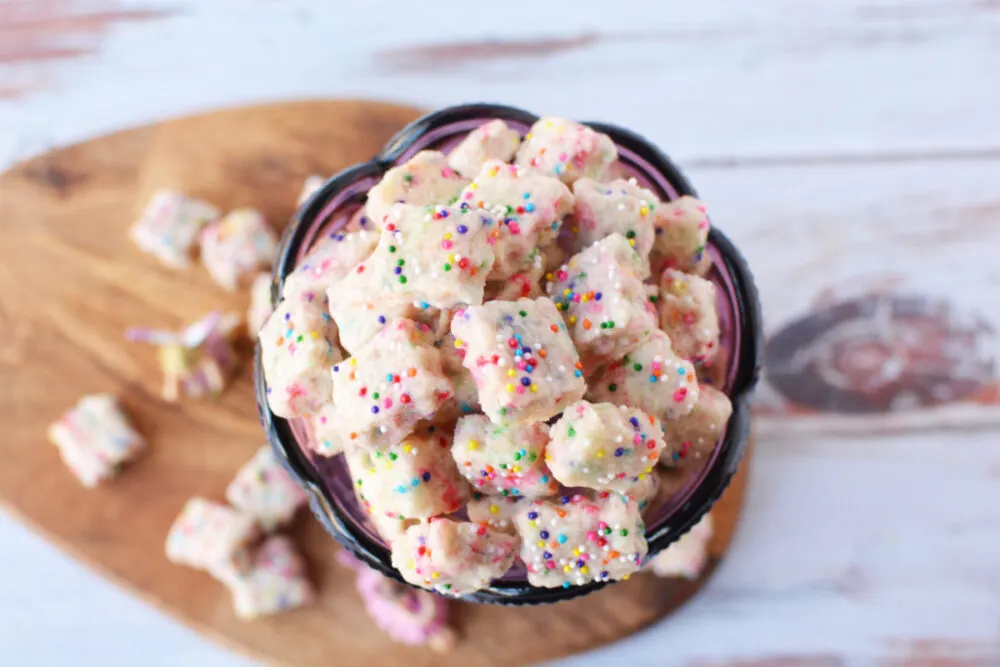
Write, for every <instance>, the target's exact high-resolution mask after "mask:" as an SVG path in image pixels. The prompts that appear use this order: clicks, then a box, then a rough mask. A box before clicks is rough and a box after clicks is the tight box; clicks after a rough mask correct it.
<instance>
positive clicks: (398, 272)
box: [392, 266, 403, 276]
mask: <svg viewBox="0 0 1000 667" xmlns="http://www.w3.org/2000/svg"><path fill="white" fill-rule="evenodd" d="M392 272H393V273H395V274H396V275H397V276H398V275H399V274H400V273H402V272H403V267H401V266H397V267H396V268H395V269H393V270H392Z"/></svg>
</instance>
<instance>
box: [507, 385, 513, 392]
mask: <svg viewBox="0 0 1000 667" xmlns="http://www.w3.org/2000/svg"><path fill="white" fill-rule="evenodd" d="M512 391H514V385H512V384H510V383H508V384H507V393H510V392H512Z"/></svg>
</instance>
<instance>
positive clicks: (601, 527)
mask: <svg viewBox="0 0 1000 667" xmlns="http://www.w3.org/2000/svg"><path fill="white" fill-rule="evenodd" d="M607 527H608V524H606V523H605V522H603V521H598V522H597V530H604V529H605V528H607Z"/></svg>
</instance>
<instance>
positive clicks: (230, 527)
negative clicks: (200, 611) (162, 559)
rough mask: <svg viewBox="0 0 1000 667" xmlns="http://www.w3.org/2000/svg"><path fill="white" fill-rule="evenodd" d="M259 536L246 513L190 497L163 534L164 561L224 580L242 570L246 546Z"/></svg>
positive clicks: (254, 524) (251, 519) (245, 559)
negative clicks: (202, 571) (165, 534)
mask: <svg viewBox="0 0 1000 667" xmlns="http://www.w3.org/2000/svg"><path fill="white" fill-rule="evenodd" d="M259 534H260V533H259V531H258V528H257V523H256V521H255V520H254V518H253V517H252V516H250V515H249V514H244V513H243V512H239V511H237V510H234V509H232V508H230V507H228V506H226V505H220V504H217V503H213V502H211V501H208V500H205V499H203V498H191V499H190V500H188V501H187V504H186V505H184V509H183V510H182V511H181V513H180V515H178V517H177V518H176V519H175V520H174V523H173V525H172V526H171V527H170V532H169V533H167V558H168V559H169V560H170V561H171V562H172V563H177V564H180V565H187V566H188V567H193V568H196V569H199V570H205V571H207V572H210V573H211V574H212V575H213V576H215V577H216V578H218V579H220V580H225V578H226V577H227V576H231V575H233V574H235V573H239V572H242V571H244V570H245V569H246V566H247V546H248V545H249V544H250V543H251V542H253V541H254V540H256V539H257V537H258V535H259Z"/></svg>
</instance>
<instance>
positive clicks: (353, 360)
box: [351, 357, 358, 366]
mask: <svg viewBox="0 0 1000 667" xmlns="http://www.w3.org/2000/svg"><path fill="white" fill-rule="evenodd" d="M351 365H352V366H357V365H358V360H357V359H356V358H354V357H351Z"/></svg>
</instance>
